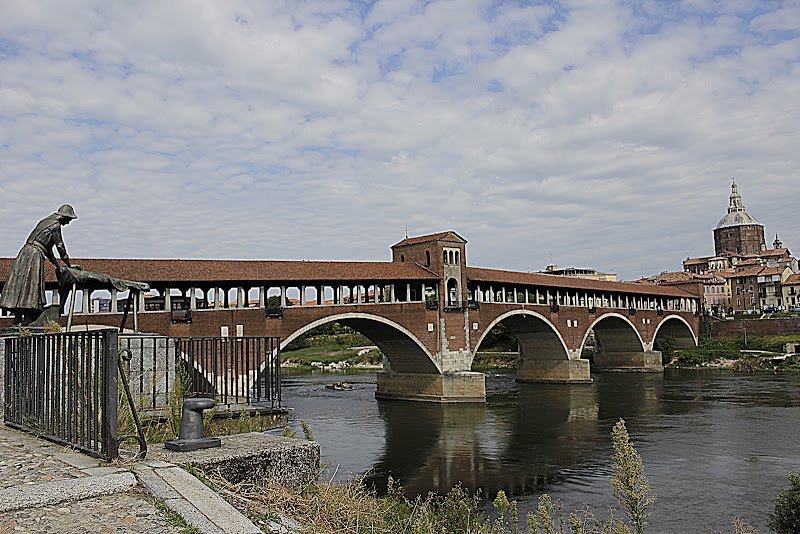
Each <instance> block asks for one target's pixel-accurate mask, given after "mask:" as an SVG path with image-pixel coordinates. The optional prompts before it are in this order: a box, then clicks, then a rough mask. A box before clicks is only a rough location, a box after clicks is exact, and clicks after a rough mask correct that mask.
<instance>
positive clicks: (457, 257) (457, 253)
mask: <svg viewBox="0 0 800 534" xmlns="http://www.w3.org/2000/svg"><path fill="white" fill-rule="evenodd" d="M460 255H461V254H460V253H459V251H458V250H456V265H458V264H459V262H460V261H461V258H460V257H459V256H460Z"/></svg>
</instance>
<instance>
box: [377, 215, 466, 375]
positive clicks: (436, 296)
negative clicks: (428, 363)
mask: <svg viewBox="0 0 800 534" xmlns="http://www.w3.org/2000/svg"><path fill="white" fill-rule="evenodd" d="M466 244H467V240H466V239H464V238H463V237H461V236H460V235H458V234H457V233H455V232H453V231H450V232H441V233H438V234H431V235H426V236H420V237H412V238H406V239H404V240H403V241H401V242H399V243H397V244H396V245H393V246H392V261H394V262H406V263H408V262H412V263H416V264H417V265H419V266H421V267H423V268H425V269H427V270H429V271H430V272H432V273H434V274H436V275H437V276H439V277H440V282H439V283H438V287H436V288H430V289H426V294H425V299H426V302H427V304H426V307H427V308H428V310H429V311H430V313H435V314H436V324H434V328H435V330H436V332H437V334H438V336H437V337H438V343H437V345H438V346H437V350H438V354H437V360H438V362H437V363H438V364H439V367H440V369H441V371H442V372H443V373H462V372H465V371H469V369H470V366H471V364H472V357H471V351H470V339H469V336H470V329H469V328H468V325H469V307H468V303H469V295H468V291H467V269H466V263H467V261H466V260H467V258H466Z"/></svg>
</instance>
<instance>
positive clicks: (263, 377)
mask: <svg viewBox="0 0 800 534" xmlns="http://www.w3.org/2000/svg"><path fill="white" fill-rule="evenodd" d="M174 344H175V350H176V354H178V355H179V357H180V360H181V361H182V362H184V363H185V365H186V371H187V374H188V376H189V378H190V379H191V385H192V391H191V393H193V394H194V395H199V396H209V397H210V396H213V397H216V398H217V399H219V402H220V403H222V404H267V403H268V404H270V406H271V407H272V408H280V406H281V350H280V338H279V337H271V336H263V337H182V338H174Z"/></svg>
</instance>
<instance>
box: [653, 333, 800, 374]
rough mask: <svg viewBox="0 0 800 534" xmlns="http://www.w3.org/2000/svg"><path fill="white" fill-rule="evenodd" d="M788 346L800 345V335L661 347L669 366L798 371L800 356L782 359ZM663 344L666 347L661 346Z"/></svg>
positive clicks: (741, 338)
mask: <svg viewBox="0 0 800 534" xmlns="http://www.w3.org/2000/svg"><path fill="white" fill-rule="evenodd" d="M787 343H798V344H800V335H797V334H796V335H785V336H765V337H747V338H744V337H740V338H736V339H711V338H708V337H701V338H700V340H699V343H698V346H697V347H690V348H682V349H673V348H672V346H674V345H672V344H671V343H670V342H669V340H667V343H665V344H662V348H661V349H662V357H663V359H664V362H665V364H666V365H667V366H668V367H674V368H684V369H686V368H718V369H733V370H735V371H742V372H756V371H768V372H791V373H796V372H800V355H799V354H791V355H789V356H786V357H784V356H785V353H784V346H785V345H786V344H787ZM663 345H666V346H663Z"/></svg>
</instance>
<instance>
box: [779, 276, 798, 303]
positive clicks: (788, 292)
mask: <svg viewBox="0 0 800 534" xmlns="http://www.w3.org/2000/svg"><path fill="white" fill-rule="evenodd" d="M782 286H783V287H782V291H783V302H784V303H785V305H786V306H787V307H795V306H800V274H790V275H789V277H788V278H786V280H784V281H783V284H782Z"/></svg>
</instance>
